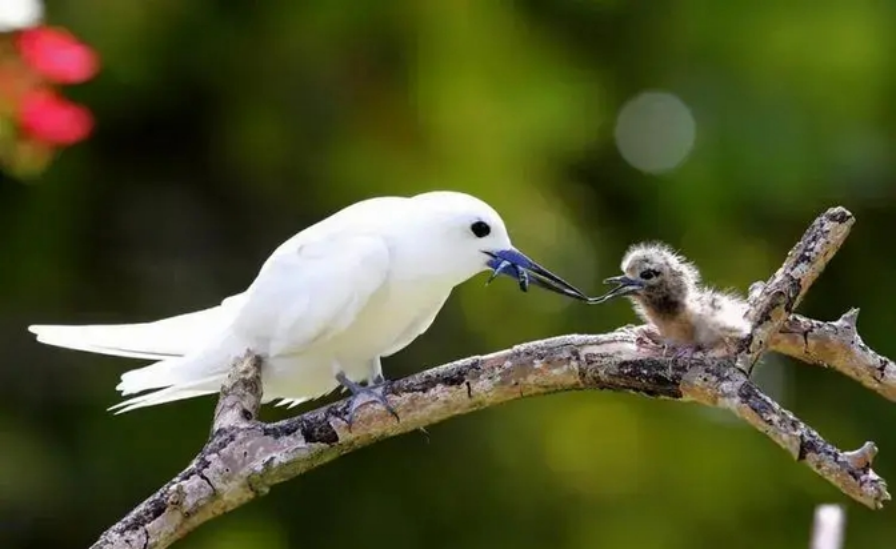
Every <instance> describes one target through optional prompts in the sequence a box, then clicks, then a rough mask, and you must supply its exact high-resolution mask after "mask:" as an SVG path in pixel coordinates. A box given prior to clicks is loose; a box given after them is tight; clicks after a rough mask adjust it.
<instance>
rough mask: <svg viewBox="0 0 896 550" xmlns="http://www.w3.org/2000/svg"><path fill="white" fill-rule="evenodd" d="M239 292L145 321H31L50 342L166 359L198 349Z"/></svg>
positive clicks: (223, 321)
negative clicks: (197, 307) (203, 306)
mask: <svg viewBox="0 0 896 550" xmlns="http://www.w3.org/2000/svg"><path fill="white" fill-rule="evenodd" d="M242 298H243V295H236V296H233V297H231V298H228V299H226V300H224V301H223V302H222V303H221V305H219V306H215V307H211V308H208V309H203V310H200V311H194V312H191V313H185V314H183V315H177V316H174V317H168V318H167V319H161V320H159V321H153V322H149V323H133V324H122V325H31V326H30V327H28V330H29V331H30V332H32V333H34V334H35V335H37V341H38V342H41V343H44V344H48V345H51V346H58V347H62V348H69V349H76V350H81V351H90V352H93V353H101V354H104V355H116V356H119V357H132V358H136V359H156V360H161V359H168V358H172V357H179V356H183V355H187V354H188V353H191V352H193V351H194V350H197V349H201V348H202V347H203V346H204V345H205V344H206V343H207V342H208V341H209V340H210V339H212V338H214V337H215V336H216V335H217V334H219V333H220V332H221V331H222V330H223V329H224V328H226V326H227V324H228V323H229V321H230V319H231V318H232V313H233V312H234V311H235V308H236V307H239V305H240V304H241V303H242V301H243V299H242Z"/></svg>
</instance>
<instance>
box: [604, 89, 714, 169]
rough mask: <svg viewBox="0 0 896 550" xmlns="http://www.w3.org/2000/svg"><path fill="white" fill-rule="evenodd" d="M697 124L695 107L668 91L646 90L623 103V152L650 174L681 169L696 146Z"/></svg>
mask: <svg viewBox="0 0 896 550" xmlns="http://www.w3.org/2000/svg"><path fill="white" fill-rule="evenodd" d="M696 134H697V123H696V121H695V120H694V117H693V115H692V114H691V110H690V109H689V108H688V106H687V105H686V104H685V103H684V102H683V101H682V100H681V99H679V98H678V97H677V96H675V95H673V94H670V93H667V92H656V91H650V92H643V93H641V94H639V95H637V96H635V97H634V98H632V99H630V100H629V101H628V102H626V104H625V105H623V107H622V109H621V110H620V111H619V116H618V118H617V119H616V130H615V139H616V146H617V147H618V148H619V153H620V154H621V155H622V157H623V158H624V159H625V160H626V162H628V163H629V164H631V165H632V166H633V167H635V168H637V169H638V170H641V171H642V172H648V173H663V172H668V171H670V170H673V169H675V168H677V167H678V166H679V165H681V163H682V162H683V161H684V160H685V158H687V156H688V154H689V153H690V152H691V149H692V148H693V146H694V140H695V138H696Z"/></svg>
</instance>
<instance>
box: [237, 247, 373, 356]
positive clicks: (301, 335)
mask: <svg viewBox="0 0 896 550" xmlns="http://www.w3.org/2000/svg"><path fill="white" fill-rule="evenodd" d="M388 276H389V248H388V246H387V245H386V243H385V241H383V239H382V238H381V237H378V236H375V235H357V234H350V233H345V234H342V235H337V236H329V237H326V238H320V239H315V240H314V241H312V242H304V243H302V244H301V245H299V246H296V247H285V248H281V249H278V251H277V252H276V253H275V254H274V255H272V256H271V258H270V259H269V260H268V261H267V262H266V263H265V265H264V266H263V268H262V269H261V271H260V272H259V275H258V277H257V278H256V280H255V281H254V282H253V283H252V286H251V287H250V288H249V289H248V290H247V291H246V299H245V301H244V303H243V305H242V307H241V308H240V310H239V312H237V314H236V317H235V319H234V322H233V325H232V327H231V331H232V333H233V334H235V335H237V336H238V337H239V338H240V339H241V340H243V341H245V342H246V343H247V344H248V345H255V346H258V347H259V348H261V349H263V350H265V352H266V353H267V354H269V355H289V354H296V353H301V352H303V351H305V350H306V349H307V348H309V347H310V346H312V345H314V343H315V342H319V341H321V340H326V339H327V338H329V337H331V336H333V335H334V334H338V333H340V332H342V331H343V330H345V329H346V328H347V327H348V326H350V325H351V323H352V322H353V321H354V320H355V318H356V317H357V315H358V312H359V311H360V310H361V309H362V308H363V307H364V306H365V305H366V304H367V302H368V300H369V299H370V298H371V296H372V295H373V294H374V293H375V292H376V291H377V290H379V289H380V288H382V286H383V284H384V283H385V282H386V280H387V278H388Z"/></svg>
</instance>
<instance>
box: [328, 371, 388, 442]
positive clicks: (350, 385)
mask: <svg viewBox="0 0 896 550" xmlns="http://www.w3.org/2000/svg"><path fill="white" fill-rule="evenodd" d="M336 380H337V381H338V382H339V383H340V384H342V385H343V386H345V388H346V389H348V391H350V392H351V394H352V396H351V398H350V399H349V402H348V418H344V417H343V418H342V420H343V421H344V422H345V423H346V424H348V427H349V429H351V427H352V424H354V422H355V413H357V411H358V409H360V408H361V407H363V406H364V405H368V404H370V403H379V404H380V405H382V406H383V408H385V409H386V410H387V411H389V414H391V415H392V416H394V417H395V420H396V421H399V420H400V419H399V418H398V413H397V412H395V409H394V408H392V405H390V404H389V401H388V400H387V399H386V396H385V395H384V394H385V389H386V384H387V383H386V380H385V378H383V376H382V375H378V376H376V377H375V378H374V379H372V380H371V381H370V383H369V384H368V385H367V386H362V385H361V384H358V383H357V382H353V381H351V380H349V379H348V377H347V376H346V375H345V373H342V372H340V373H338V374H337V375H336Z"/></svg>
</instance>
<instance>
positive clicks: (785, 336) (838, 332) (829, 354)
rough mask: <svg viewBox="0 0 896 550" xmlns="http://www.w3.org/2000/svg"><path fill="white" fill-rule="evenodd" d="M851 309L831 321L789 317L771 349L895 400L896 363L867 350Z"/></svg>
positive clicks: (854, 313)
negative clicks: (828, 370) (826, 368)
mask: <svg viewBox="0 0 896 550" xmlns="http://www.w3.org/2000/svg"><path fill="white" fill-rule="evenodd" d="M858 315H859V310H858V309H856V308H854V309H851V310H849V311H848V312H846V313H845V314H844V315H843V316H842V317H840V319H838V320H836V321H833V322H824V321H816V320H815V319H809V318H807V317H803V316H802V315H791V316H790V318H789V319H788V320H787V322H786V323H784V326H783V327H781V331H780V332H778V333H777V334H775V335H774V337H773V338H772V343H771V349H773V350H774V351H777V352H779V353H782V354H784V355H789V356H791V357H793V358H795V359H799V360H801V361H804V362H806V363H810V364H813V365H821V366H824V367H829V368H832V369H834V370H836V371H838V372H840V373H841V374H844V375H846V376H848V377H850V378H852V379H853V380H856V381H858V382H860V383H861V384H862V385H864V386H865V387H866V388H868V389H870V390H872V391H875V392H877V393H878V394H880V395H882V396H883V397H886V398H887V399H889V400H890V401H896V364H894V363H893V361H891V360H890V359H887V358H886V357H884V356H883V355H880V354H878V353H877V352H875V351H874V350H872V349H871V348H869V347H868V346H867V345H866V344H865V342H864V341H863V340H862V338H861V336H859V333H858V332H857V330H856V320H857V318H858Z"/></svg>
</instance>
